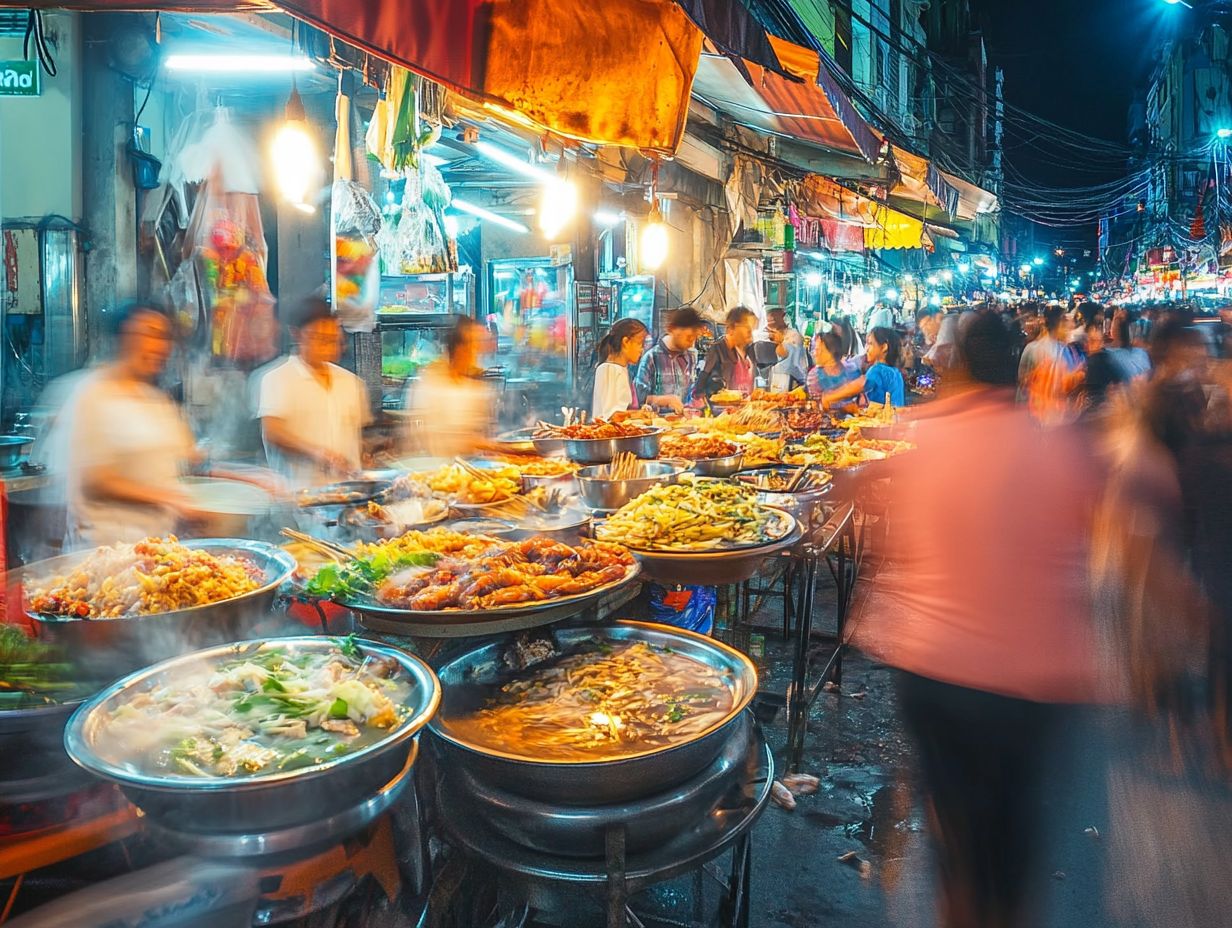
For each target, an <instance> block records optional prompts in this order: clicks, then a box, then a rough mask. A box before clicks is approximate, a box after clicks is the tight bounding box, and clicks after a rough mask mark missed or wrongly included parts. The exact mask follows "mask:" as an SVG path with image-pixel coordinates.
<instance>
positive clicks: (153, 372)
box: [61, 302, 204, 547]
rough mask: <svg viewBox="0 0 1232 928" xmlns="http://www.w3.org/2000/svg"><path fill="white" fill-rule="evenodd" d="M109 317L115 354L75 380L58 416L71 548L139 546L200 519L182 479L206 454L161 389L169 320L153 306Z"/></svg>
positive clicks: (171, 335) (170, 343) (139, 305)
mask: <svg viewBox="0 0 1232 928" xmlns="http://www.w3.org/2000/svg"><path fill="white" fill-rule="evenodd" d="M111 320H112V325H113V334H114V336H115V342H116V351H115V357H114V358H113V359H112V360H111V361H110V362H108V363H105V364H102V365H100V366H99V367H98V368H96V369H94V370H92V371H90V372H88V373H86V374H85V375H84V376H83V377H82V378H81V379H80V380H79V381H78V382H77V383H76V384H75V386H74V388H73V393H72V396H71V397H70V398H69V400H68V403H67V405H66V407H65V409H64V411H63V412H62V414H61V418H62V426H63V429H64V431H63V433H62V435H63V440H62V442H61V447H62V448H64V449H65V451H66V454H67V464H66V467H65V479H66V485H65V492H66V499H67V505H68V523H67V544H68V546H70V547H83V546H91V545H110V544H115V543H117V542H136V541H140V540H141V539H142V538H144V537H146V536H147V535H167V534H170V533H172V532H174V531H175V530H176V528H177V525H179V524H183V523H185V522H190V523H191V522H194V521H198V520H200V519H202V518H203V517H204V514H203V513H201V512H200V511H199V509H198V508H197V506H196V505H195V504H194V502H193V500H192V498H191V497H190V496H189V495H188V493H187V492H186V491H185V489H184V488H183V486H182V484H181V483H180V478H181V477H182V476H184V475H186V474H188V473H189V471H190V470H192V469H193V467H195V466H199V465H200V464H201V463H202V462H203V460H204V455H203V454H201V452H200V451H198V449H197V446H196V442H195V440H194V438H193V434H192V431H191V430H190V429H189V427H188V422H187V420H186V419H185V418H184V415H183V412H182V411H181V410H180V408H179V407H178V406H177V405H176V404H175V402H174V401H173V400H172V399H171V397H170V396H169V395H168V394H167V393H166V392H165V391H164V390H162V389H160V388H159V386H158V381H159V378H160V377H161V376H162V374H163V371H164V369H165V368H166V366H167V361H168V359H169V358H170V357H171V352H172V348H173V347H174V341H175V328H174V325H173V323H172V321H171V319H170V317H169V316H168V315H167V313H166V312H165V311H164V309H163V308H162V307H161V306H158V305H157V304H155V303H151V302H136V303H130V304H128V305H126V306H123V307H120V308H119V309H118V310H116V311H115V312H114V313H112V314H111Z"/></svg>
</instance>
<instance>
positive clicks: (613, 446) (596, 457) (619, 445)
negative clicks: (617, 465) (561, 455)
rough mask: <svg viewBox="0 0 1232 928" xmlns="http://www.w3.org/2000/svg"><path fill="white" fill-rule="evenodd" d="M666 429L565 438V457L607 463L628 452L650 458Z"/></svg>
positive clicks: (589, 462)
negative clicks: (606, 436) (619, 435)
mask: <svg viewBox="0 0 1232 928" xmlns="http://www.w3.org/2000/svg"><path fill="white" fill-rule="evenodd" d="M666 431H667V430H666V429H649V430H647V432H646V434H644V435H631V436H629V437H627V438H566V439H565V457H567V458H568V459H569V460H571V461H577V462H578V463H579V464H607V463H608V462H609V461H611V460H612V458H614V457H616V455H618V454H621V453H622V452H629V453H631V454H635V455H637V456H638V457H639V458H643V459H646V460H650V459H652V458H657V457H658V456H659V445H660V444H661V443H662V441H663V435H664V433H665V432H666ZM536 445H537V443H536ZM541 453H542V452H541Z"/></svg>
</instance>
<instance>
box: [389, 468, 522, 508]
mask: <svg viewBox="0 0 1232 928" xmlns="http://www.w3.org/2000/svg"><path fill="white" fill-rule="evenodd" d="M408 477H409V479H410V481H411V482H412V483H417V484H419V485H420V486H423V487H426V488H427V489H429V490H431V491H432V492H433V493H434V494H436V495H438V496H440V497H442V498H446V499H449V500H450V501H451V502H455V503H462V504H464V505H472V506H483V505H487V504H488V503H495V502H499V501H500V500H503V499H509V498H510V497H513V496H517V494H518V491H519V490H521V489H522V475H521V474H520V473H519V472H518V469H517V468H516V467H513V466H512V465H510V466H505V467H499V468H496V469H493V470H484V471H475V470H473V469H470V468H467V467H463V466H462V465H461V464H447V465H445V466H444V467H440V468H437V469H436V470H432V471H422V472H419V473H414V474H409V475H408Z"/></svg>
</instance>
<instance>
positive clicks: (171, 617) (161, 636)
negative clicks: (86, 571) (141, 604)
mask: <svg viewBox="0 0 1232 928" xmlns="http://www.w3.org/2000/svg"><path fill="white" fill-rule="evenodd" d="M183 544H184V545H185V546H186V547H189V548H200V549H202V550H205V551H209V552H210V553H211V554H231V555H237V556H239V557H244V558H246V559H248V560H249V561H250V562H252V563H253V564H255V565H256V566H257V567H258V568H259V569H260V570H261V574H262V580H261V585H260V586H258V587H257V589H255V590H253V591H251V592H249V593H245V594H244V595H243V596H236V597H233V598H231V599H224V600H220V601H219V602H216V603H208V604H206V605H203V606H193V607H191V608H188V609H177V610H176V611H174V612H158V613H154V614H151V615H135V616H123V617H121V618H116V619H73V618H63V617H60V616H49V615H41V614H39V613H36V612H27V615H29V616H30V618H31V620H32V621H33V622H34V630H35V633H36V634H37V635H38V637H39V638H41V639H44V640H46V641H49V642H51V643H53V644H57V645H60V646H61V647H63V648H64V649H65V650H66V651H67V652H68V653H69V654H70V655H71V656H72V658H73V660H74V661H76V662H77V663H78V665H79V666H81V667H82V669H83V670H85V671H87V672H89V673H91V674H94V675H96V676H98V677H100V678H102V679H108V680H112V679H115V678H116V677H118V676H122V675H123V674H126V673H129V672H130V671H132V670H135V669H136V668H138V667H145V666H147V665H149V664H153V663H156V662H157V661H161V660H166V659H167V658H169V657H175V656H176V655H179V654H183V653H185V652H186V651H192V650H195V649H197V648H202V647H206V646H208V645H212V644H221V643H222V642H226V641H235V640H236V639H237V638H244V637H245V636H246V635H247V634H249V632H250V629H251V628H252V627H253V625H255V624H256V623H257V622H259V621H260V620H261V619H263V618H265V617H266V616H267V615H268V614H269V611H270V606H271V605H272V604H273V601H274V595H275V593H276V592H277V590H278V587H280V586H281V585H282V584H283V583H284V582H286V581H287V580H288V579H289V578H290V576H291V574H292V573H294V571H295V566H296V565H295V558H294V557H292V556H291V555H290V554H289V553H288V552H286V551H284V550H283V549H282V548H279V547H277V546H276V545H270V544H266V543H264V542H260V541H249V540H247V539H243V538H199V539H187V540H185V541H183ZM91 553H92V552H91V551H78V552H75V553H73V554H64V555H61V556H60V557H54V558H51V559H49V560H46V561H37V562H35V563H33V564H28V565H26V566H25V567H21V568H18V569H17V570H14V571H10V573H9V576H8V581H7V582H8V585H9V589H14V588H16V586H15V585H16V584H21V586H20V588H21V589H24V590H27V591H28V590H30V589H32V588H33V587H35V586H37V585H41V583H42V582H43V581H45V580H47V579H48V578H51V577H55V576H59V575H63V574H65V573H67V572H69V571H70V570H72V569H73V568H74V567H76V566H77V565H78V564H80V563H81V562H82V561H83V560H85V558H86V557H88V556H89V555H90V554H91Z"/></svg>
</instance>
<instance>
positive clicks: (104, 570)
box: [28, 535, 262, 619]
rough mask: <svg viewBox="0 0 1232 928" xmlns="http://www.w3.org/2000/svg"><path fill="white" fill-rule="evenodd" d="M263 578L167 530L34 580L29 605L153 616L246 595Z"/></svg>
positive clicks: (86, 614)
mask: <svg viewBox="0 0 1232 928" xmlns="http://www.w3.org/2000/svg"><path fill="white" fill-rule="evenodd" d="M261 580H262V574H261V571H260V570H259V569H258V568H257V567H256V565H254V564H253V563H252V562H250V561H248V560H247V559H245V558H243V557H239V556H235V555H227V554H211V553H210V552H208V551H203V550H201V549H199V548H188V547H186V546H184V545H182V544H180V542H179V540H178V539H177V538H176V537H175V536H174V535H168V536H167V537H166V538H145V539H143V540H142V541H139V542H137V543H136V544H122V545H111V546H109V547H102V548H97V549H95V550H94V551H93V552H91V553H90V554H89V555H88V556H87V557H86V558H85V559H84V560H83V561H81V562H80V563H79V564H78V565H77V566H76V567H74V568H73V569H72V570H70V571H69V572H68V573H66V574H64V575H61V576H55V577H48V578H46V579H44V580H41V581H34V582H33V583H32V584H31V586H32V587H33V590H32V592H31V593H30V596H29V600H28V605H29V608H30V610H31V611H33V612H39V613H42V614H44V615H59V616H65V617H68V618H77V619H115V618H120V617H122V616H134V615H153V614H156V613H160V612H175V611H177V610H179V609H188V608H190V607H192V606H204V605H207V604H209V603H216V602H221V601H222V600H224V599H232V598H234V597H236V596H242V595H243V594H245V593H251V592H252V591H253V590H255V589H257V588H258V587H259V586H260V585H261Z"/></svg>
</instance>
